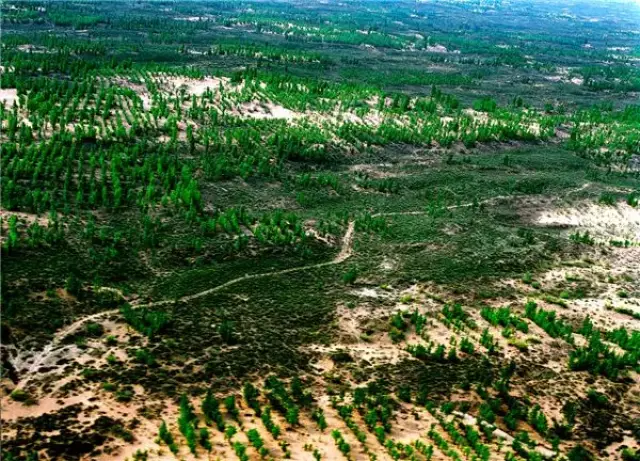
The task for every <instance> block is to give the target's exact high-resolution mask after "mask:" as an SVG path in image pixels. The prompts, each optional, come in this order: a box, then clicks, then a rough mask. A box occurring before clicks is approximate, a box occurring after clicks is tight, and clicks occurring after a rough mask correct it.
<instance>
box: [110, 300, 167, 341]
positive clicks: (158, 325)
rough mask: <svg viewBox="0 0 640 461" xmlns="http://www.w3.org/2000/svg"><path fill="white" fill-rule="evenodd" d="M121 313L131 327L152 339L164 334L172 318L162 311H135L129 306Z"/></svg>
mask: <svg viewBox="0 0 640 461" xmlns="http://www.w3.org/2000/svg"><path fill="white" fill-rule="evenodd" d="M120 313H121V314H122V316H123V317H124V319H125V320H126V322H127V323H128V324H129V325H131V326H132V327H133V328H134V329H136V330H137V331H139V332H140V333H142V334H144V335H145V336H148V337H150V338H152V337H153V336H155V335H156V334H158V333H162V332H163V330H165V329H166V328H167V326H168V325H169V323H170V317H169V316H168V315H167V314H166V313H164V312H162V311H152V310H149V309H146V308H142V309H133V308H132V307H131V306H130V305H129V304H125V305H124V306H122V307H121V308H120Z"/></svg>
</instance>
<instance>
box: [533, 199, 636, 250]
mask: <svg viewBox="0 0 640 461" xmlns="http://www.w3.org/2000/svg"><path fill="white" fill-rule="evenodd" d="M535 222H536V223H538V224H541V225H545V226H567V227H569V228H571V230H572V231H576V230H578V231H588V232H589V233H590V234H591V235H592V236H593V237H594V238H596V239H599V240H602V241H606V242H608V241H609V240H610V239H622V240H625V239H627V240H630V241H640V209H638V208H633V207H631V206H629V205H627V204H626V203H617V204H616V205H615V206H602V205H598V204H594V203H584V204H582V205H579V206H577V207H571V208H554V209H551V210H543V211H541V212H540V213H539V214H538V215H537V216H536V218H535Z"/></svg>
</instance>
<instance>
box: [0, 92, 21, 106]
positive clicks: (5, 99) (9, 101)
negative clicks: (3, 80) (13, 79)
mask: <svg viewBox="0 0 640 461" xmlns="http://www.w3.org/2000/svg"><path fill="white" fill-rule="evenodd" d="M0 101H2V103H3V104H4V107H12V106H13V103H14V102H16V103H17V102H18V90H17V89H15V88H3V89H0Z"/></svg>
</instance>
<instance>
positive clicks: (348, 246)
mask: <svg viewBox="0 0 640 461" xmlns="http://www.w3.org/2000/svg"><path fill="white" fill-rule="evenodd" d="M589 185H590V184H589V183H586V184H583V185H582V186H581V187H579V188H576V189H572V190H569V191H567V192H566V193H565V194H564V195H565V196H566V195H569V194H573V193H576V192H580V191H582V190H584V189H586V188H587V187H589ZM514 197H517V196H513V195H501V196H497V197H492V198H489V199H487V200H482V201H479V202H469V203H463V204H458V205H451V206H448V207H446V208H445V209H446V210H454V209H457V208H468V207H471V206H474V204H475V205H487V204H493V203H495V202H498V201H500V200H507V199H512V198H514ZM427 213H428V212H427V211H399V212H387V213H376V214H374V215H372V216H373V217H383V216H419V215H424V214H427ZM354 231H355V221H353V220H351V221H349V223H348V225H347V229H346V231H345V233H344V235H343V237H342V244H341V246H340V252H339V253H338V254H337V255H336V257H335V258H333V259H332V260H331V261H327V262H323V263H318V264H311V265H308V266H299V267H292V268H289V269H283V270H278V271H272V272H263V273H260V274H247V275H243V276H242V277H238V278H235V279H232V280H229V281H227V282H225V283H223V284H221V285H217V286H215V287H213V288H208V289H206V290H203V291H200V292H198V293H195V294H192V295H187V296H183V297H181V298H178V299H177V300H174V299H165V300H162V301H155V302H150V303H146V304H142V303H135V302H133V303H131V307H132V308H133V309H143V308H152V307H159V306H166V305H168V304H172V303H175V302H187V301H192V300H194V299H198V298H202V297H204V296H208V295H210V294H212V293H216V292H218V291H221V290H224V289H225V288H228V287H230V286H232V285H235V284H237V283H240V282H244V281H246V280H254V279H261V278H265V277H272V276H277V275H284V274H291V273H295V272H302V271H306V270H311V269H317V268H320V267H327V266H332V265H335V264H340V263H342V262H344V261H346V260H347V259H349V258H350V257H351V256H352V255H353V234H354ZM107 289H108V288H107ZM111 290H112V291H117V290H116V289H111ZM118 312H120V310H119V309H111V310H108V311H102V312H98V313H96V314H91V315H88V316H86V317H83V318H81V319H79V320H76V321H75V322H73V323H71V324H70V325H67V326H66V327H64V328H62V329H61V330H60V331H58V332H56V334H55V335H54V337H53V339H52V340H51V342H50V343H49V344H47V345H46V346H45V347H44V348H43V349H42V351H41V352H40V353H39V354H38V356H37V358H36V359H35V360H34V361H33V363H31V364H30V365H29V366H28V368H27V369H26V370H24V371H21V372H20V375H21V377H22V379H21V380H20V381H19V382H18V383H17V385H16V388H17V389H22V388H24V386H26V385H27V384H28V383H29V382H31V380H32V379H33V377H34V375H35V374H36V373H37V371H38V369H39V368H40V367H41V366H42V365H44V364H45V363H46V362H47V361H49V359H50V358H51V357H54V356H55V354H56V353H57V352H58V350H59V349H57V346H59V345H60V343H61V341H62V339H63V338H65V337H67V336H68V335H70V334H72V333H74V332H76V331H78V329H80V327H82V326H83V325H84V324H85V323H86V322H90V321H93V320H97V319H99V318H101V317H105V316H109V315H113V314H117V313H118Z"/></svg>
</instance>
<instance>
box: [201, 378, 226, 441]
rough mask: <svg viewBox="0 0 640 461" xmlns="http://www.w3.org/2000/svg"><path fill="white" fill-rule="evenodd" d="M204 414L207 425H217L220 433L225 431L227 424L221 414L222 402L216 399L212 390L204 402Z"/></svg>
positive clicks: (208, 392)
mask: <svg viewBox="0 0 640 461" xmlns="http://www.w3.org/2000/svg"><path fill="white" fill-rule="evenodd" d="M202 413H203V414H204V418H205V421H206V422H207V424H213V423H215V425H216V427H217V428H218V430H219V431H220V432H222V431H224V428H225V423H224V418H223V417H222V413H221V412H220V402H219V401H218V399H216V398H215V397H214V395H213V392H212V391H211V389H209V390H207V394H206V396H205V398H204V400H203V401H202Z"/></svg>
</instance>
